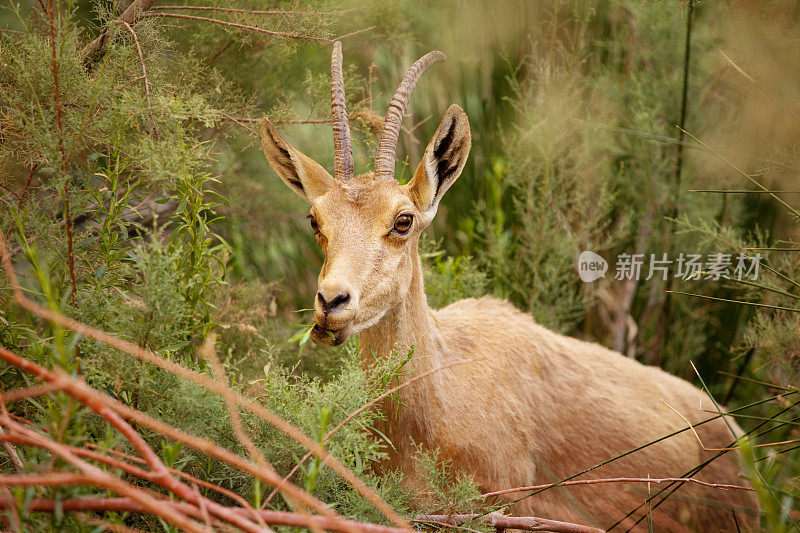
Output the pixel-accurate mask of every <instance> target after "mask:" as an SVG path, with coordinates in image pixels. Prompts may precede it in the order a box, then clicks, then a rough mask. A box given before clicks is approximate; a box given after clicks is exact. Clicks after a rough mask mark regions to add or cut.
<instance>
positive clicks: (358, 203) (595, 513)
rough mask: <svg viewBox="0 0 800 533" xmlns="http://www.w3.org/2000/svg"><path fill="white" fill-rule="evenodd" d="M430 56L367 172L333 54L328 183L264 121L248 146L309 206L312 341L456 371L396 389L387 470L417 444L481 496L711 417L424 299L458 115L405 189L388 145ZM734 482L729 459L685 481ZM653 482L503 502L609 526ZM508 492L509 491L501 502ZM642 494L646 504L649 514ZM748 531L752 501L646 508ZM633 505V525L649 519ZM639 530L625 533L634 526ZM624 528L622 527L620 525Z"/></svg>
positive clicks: (463, 129) (721, 443) (625, 367)
mask: <svg viewBox="0 0 800 533" xmlns="http://www.w3.org/2000/svg"><path fill="white" fill-rule="evenodd" d="M440 59H443V54H441V53H440V52H431V53H430V54H428V55H426V56H424V57H423V58H422V59H420V60H419V61H417V63H415V64H414V66H412V67H411V69H410V70H409V72H408V73H407V74H406V76H405V78H404V79H403V82H402V83H401V85H400V88H399V89H398V91H397V93H396V94H395V97H394V99H393V100H392V104H391V105H390V109H389V112H388V113H387V117H386V125H385V127H384V131H383V132H382V134H381V139H380V143H379V148H378V154H377V156H376V164H375V172H374V173H370V174H364V175H360V176H353V162H352V161H353V159H352V153H351V148H350V134H349V126H348V122H347V111H346V108H345V104H344V89H343V84H342V80H341V46H340V45H339V43H337V44H336V45H335V46H334V54H333V59H332V67H331V72H332V78H333V83H332V87H333V88H332V91H331V93H332V96H333V105H332V110H333V111H332V115H333V123H334V146H335V151H336V172H335V174H336V178H334V177H332V176H331V175H330V174H328V172H326V171H325V170H324V169H323V168H322V167H321V166H320V165H319V164H317V163H315V162H314V161H312V160H311V159H309V158H308V157H306V156H305V155H303V154H301V153H300V152H299V151H297V150H295V149H294V148H292V147H291V146H290V145H289V144H288V143H287V142H286V141H285V140H284V139H283V138H281V137H280V135H279V134H278V133H277V132H276V131H275V129H274V127H273V126H272V124H271V123H270V122H269V121H268V120H267V119H264V120H263V121H262V125H261V136H262V147H263V149H264V153H265V155H266V156H267V159H268V161H269V163H270V164H271V166H272V167H273V168H274V169H275V171H276V172H277V173H278V175H279V176H280V177H281V178H282V179H283V180H284V181H285V182H286V183H287V184H288V185H289V186H290V187H291V188H292V189H293V190H294V191H295V192H297V193H298V194H300V195H301V196H302V197H304V198H305V199H306V200H308V201H309V202H310V203H311V206H312V207H311V212H310V215H309V218H310V219H311V225H312V227H313V228H314V230H315V233H316V237H317V240H318V242H319V243H320V245H321V247H322V249H323V251H324V252H325V262H324V264H323V266H322V270H321V272H320V275H319V292H318V294H317V297H316V299H315V305H314V307H315V320H316V326H315V328H314V331H313V333H312V338H313V339H314V340H315V341H316V342H318V343H320V344H334V345H335V344H339V343H341V342H343V341H344V340H345V339H346V338H347V337H348V336H349V335H352V334H356V333H358V334H360V343H361V346H362V350H363V354H364V355H363V357H362V359H363V363H364V364H365V365H367V366H368V365H370V364H371V362H372V361H373V355H372V354H376V355H378V356H386V355H388V354H390V353H391V352H393V351H396V350H400V351H401V352H402V351H405V350H407V349H409V348H410V347H411V346H414V347H415V349H414V353H415V355H414V358H413V359H412V361H411V362H410V366H411V367H412V369H413V370H414V371H415V372H414V373H410V374H408V376H409V377H411V376H413V375H414V374H418V373H421V372H425V371H427V370H432V369H435V368H438V367H440V366H445V365H450V364H451V363H455V362H460V361H464V362H465V363H464V364H456V365H451V366H448V367H447V368H445V369H443V370H440V371H438V372H434V373H432V374H430V375H429V376H427V377H425V378H424V379H421V380H419V381H416V382H415V383H413V384H411V385H409V386H408V387H406V388H404V389H402V391H401V393H400V395H401V401H402V403H403V404H404V406H405V407H403V408H400V409H399V410H397V411H396V414H395V411H394V410H393V411H392V413H391V414H390V415H389V416H388V417H387V421H386V422H385V426H384V427H383V428H381V429H382V430H383V432H384V433H385V434H386V435H387V436H388V437H389V439H390V440H391V441H392V443H393V445H394V447H395V450H396V451H395V452H394V453H393V455H392V457H391V459H390V460H389V463H388V464H387V465H386V466H387V467H388V468H398V469H401V470H402V471H403V472H404V473H405V474H406V476H407V479H408V480H409V483H414V479H415V472H414V464H415V463H414V455H415V453H416V451H417V447H416V446H417V445H421V446H422V447H424V448H428V449H433V448H437V449H438V450H439V452H440V457H441V458H442V459H446V460H450V461H452V464H453V466H454V468H455V470H456V471H457V472H460V473H464V474H471V475H473V476H474V477H475V479H476V480H477V481H478V482H479V484H480V486H481V488H482V489H484V490H485V491H494V490H501V489H507V488H512V487H520V486H529V485H535V484H544V483H550V482H555V481H558V480H561V479H564V478H566V477H568V476H571V475H573V474H576V473H578V472H581V471H583V470H585V469H587V468H590V467H593V466H595V465H599V464H600V463H603V462H604V461H607V460H609V459H612V458H614V457H615V456H618V455H621V454H623V453H625V452H629V451H631V450H634V449H636V448H638V447H640V446H643V445H646V444H647V443H650V442H652V441H655V440H657V439H659V438H662V437H667V436H668V435H670V434H671V433H673V432H676V431H679V430H685V429H687V423H686V422H685V421H684V420H683V419H682V418H681V416H680V415H678V414H677V413H681V414H682V415H683V416H685V417H686V418H687V419H688V420H689V421H691V422H692V424H697V423H699V422H701V421H703V420H705V419H707V418H710V417H711V415H710V414H708V413H707V412H706V413H704V412H702V411H701V410H702V409H705V410H713V409H714V405H713V404H712V402H711V401H710V399H709V398H707V397H706V396H705V395H704V394H703V393H701V391H699V390H698V389H696V388H695V387H693V386H692V385H691V384H690V383H688V382H686V381H683V380H681V379H678V378H676V377H674V376H671V375H669V374H667V373H665V372H663V371H661V370H659V369H657V368H652V367H647V366H644V365H641V364H639V363H637V362H636V361H633V360H631V359H629V358H626V357H624V356H622V355H621V354H619V353H616V352H612V351H610V350H608V349H606V348H603V347H602V346H599V345H597V344H592V343H587V342H583V341H579V340H576V339H572V338H569V337H564V336H561V335H558V334H556V333H553V332H552V331H549V330H547V329H546V328H543V327H542V326H539V325H537V324H535V323H534V321H533V320H532V319H531V317H530V316H529V315H527V314H524V313H521V312H519V311H517V310H516V309H514V308H513V307H512V306H511V305H510V304H509V303H507V302H504V301H501V300H497V299H494V298H490V297H484V298H480V299H466V300H462V301H460V302H457V303H454V304H452V305H450V306H448V307H446V308H444V309H441V310H438V311H435V310H431V309H430V308H429V307H428V305H427V300H426V296H425V290H424V284H423V279H422V267H421V263H420V259H419V254H418V249H417V246H418V239H419V236H420V234H421V232H422V231H423V229H424V228H425V227H426V226H427V225H428V224H429V223H430V221H431V220H432V219H433V216H434V215H435V214H436V210H437V207H438V204H439V201H440V199H441V198H442V195H443V194H444V193H445V192H446V191H447V189H448V188H449V187H450V186H451V185H452V184H453V182H454V181H455V180H456V178H457V177H458V175H459V174H460V173H461V170H462V169H463V167H464V164H465V162H466V159H467V155H468V153H469V149H470V145H471V135H470V128H469V122H468V120H467V117H466V115H465V114H464V112H463V111H462V110H461V108H459V107H458V106H455V105H454V106H451V107H450V108H449V109H448V110H447V113H446V114H445V116H444V118H443V119H442V122H441V124H440V125H439V128H438V130H437V131H436V134H435V135H434V138H433V139H432V140H431V142H430V143H429V145H428V146H427V149H426V150H425V153H424V156H423V160H422V162H421V163H420V164H419V167H418V168H417V170H416V173H415V174H414V177H413V178H412V180H411V181H410V182H409V183H408V184H407V185H400V184H399V183H397V182H396V181H395V180H394V157H395V146H396V143H397V135H398V132H399V128H400V121H401V120H402V115H403V111H404V109H405V105H406V103H407V101H408V98H409V97H410V95H411V93H412V92H413V89H414V86H415V85H416V82H417V80H418V79H419V76H420V75H421V74H422V72H424V70H425V69H427V68H428V67H429V66H430V65H431V64H432V63H434V62H435V61H437V60H440ZM739 431H740V430H739V428H738V426H736V424H735V423H734V422H732V421H731V420H730V419H729V420H728V421H727V424H726V422H724V421H722V420H719V419H718V420H714V421H711V422H708V423H705V424H702V425H700V426H699V427H697V433H698V434H699V437H700V438H701V439H702V441H703V444H704V445H705V447H706V448H725V447H727V446H729V445H730V444H731V442H732V441H733V440H734V439H735V435H734V433H737V434H738V432H739ZM715 454H716V452H712V451H706V450H704V449H703V447H702V446H701V445H700V443H698V441H697V439H696V438H695V437H694V435H693V434H692V433H691V432H690V431H683V432H682V433H680V434H678V435H675V436H672V437H669V438H666V439H664V440H662V441H660V442H658V443H656V444H653V445H651V446H647V447H644V448H643V449H641V450H639V451H636V452H634V453H631V454H628V455H625V456H624V457H622V458H619V459H617V460H614V461H612V462H610V463H608V464H606V465H604V466H601V467H598V468H596V469H593V470H592V471H591V472H589V473H588V474H585V475H584V476H582V478H583V479H589V478H610V477H637V478H642V477H651V478H659V477H682V476H684V475H686V474H687V473H689V472H692V469H694V468H696V467H698V466H699V465H702V464H703V462H704V461H706V460H708V459H710V458H712V457H713V456H714V455H715ZM692 477H695V478H697V479H700V480H705V481H708V482H712V483H723V484H731V485H743V484H746V482H745V481H743V480H742V478H741V477H740V464H739V460H738V456H737V455H736V452H728V453H726V454H724V455H723V456H722V457H720V458H718V459H716V460H715V461H713V462H711V463H710V464H709V465H708V466H706V467H705V468H703V469H702V470H700V471H699V473H696V474H694V473H693V475H692ZM661 487H662V486H660V485H654V486H653V487H650V488H649V489H648V487H647V486H646V485H642V484H633V483H630V484H599V485H585V486H577V487H558V488H554V489H550V490H547V491H545V492H542V493H541V494H537V495H535V496H532V497H529V498H526V499H523V500H521V501H519V502H518V503H515V504H514V505H513V506H512V507H511V511H512V512H513V513H514V514H517V515H531V514H534V515H539V516H543V517H547V518H553V519H561V520H567V521H574V522H581V523H586V524H592V525H596V526H598V527H609V526H611V525H612V524H614V523H615V522H616V521H617V520H620V519H623V518H624V517H625V515H626V514H627V513H628V512H629V511H631V510H633V509H634V508H635V507H637V506H638V505H639V504H641V503H642V502H643V501H644V500H645V499H646V498H647V496H648V490H650V492H651V493H654V492H656V491H657V490H659V489H660V488H661ZM512 496H516V497H519V496H520V495H519V494H518V495H512ZM659 500H660V498H656V499H655V500H654V502H653V504H652V505H651V506H650V507H654V506H655V502H657V501H659ZM731 508H733V509H734V510H735V511H736V516H737V519H738V524H739V526H741V527H745V526H746V525H750V526H752V524H754V523H755V521H754V518H753V511H754V509H756V508H757V505H756V503H755V499H754V497H753V496H752V494H751V493H749V492H747V491H742V490H730V491H720V489H718V488H711V487H707V486H704V485H700V484H697V483H686V484H684V485H683V486H681V487H680V489H679V490H678V491H677V493H676V494H674V495H672V496H671V497H670V498H669V499H667V500H666V501H665V502H664V503H663V504H661V505H659V506H657V507H655V509H652V510H651V511H650V514H651V518H652V521H653V523H654V524H655V525H656V527H657V530H658V531H686V530H687V528H692V529H695V530H697V531H704V532H707V531H736V525H735V524H734V520H733V515H732V512H731ZM647 510H648V509H647V507H646V506H642V507H641V508H640V510H639V511H638V512H637V513H635V514H634V515H633V517H634V518H635V519H638V518H639V517H641V516H642V515H643V514H644V513H645V512H647ZM646 523H647V522H646V521H643V522H642V525H640V526H639V527H642V528H646ZM632 524H633V520H632V519H627V520H626V521H625V522H624V523H623V526H624V527H626V528H627V527H630V526H631V525H632Z"/></svg>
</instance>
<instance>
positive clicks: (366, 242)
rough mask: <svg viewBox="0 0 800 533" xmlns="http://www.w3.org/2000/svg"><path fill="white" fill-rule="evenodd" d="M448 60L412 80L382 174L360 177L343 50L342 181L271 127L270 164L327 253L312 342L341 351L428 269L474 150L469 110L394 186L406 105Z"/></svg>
mask: <svg viewBox="0 0 800 533" xmlns="http://www.w3.org/2000/svg"><path fill="white" fill-rule="evenodd" d="M444 59H445V56H444V54H443V53H441V52H438V51H434V52H430V53H428V54H426V55H425V56H423V57H422V58H420V59H419V60H417V62H416V63H414V65H412V66H411V68H410V69H409V70H408V72H407V73H406V75H405V76H404V77H403V81H402V82H401V83H400V87H398V89H397V91H396V92H395V94H394V97H393V98H392V101H391V103H390V104H389V110H388V111H387V113H386V118H385V122H384V126H383V130H382V131H381V135H380V141H379V144H378V152H377V154H376V156H375V171H374V172H372V173H368V174H362V175H359V176H354V175H353V153H352V147H351V142H350V125H349V122H348V115H347V107H346V102H345V95H344V81H343V79H342V46H341V43H340V42H336V43H335V44H334V47H333V56H332V57H331V115H332V119H333V145H334V152H335V178H334V177H331V175H330V174H328V172H327V171H326V170H325V169H324V168H322V166H320V165H319V164H318V163H317V162H315V161H313V160H312V159H310V158H308V157H307V156H305V155H303V154H302V153H300V152H299V151H298V150H296V149H294V148H292V146H290V145H289V143H287V142H286V141H285V140H284V139H283V138H282V137H281V136H280V135H279V134H278V132H277V131H276V130H275V127H274V126H273V125H272V123H271V122H270V121H269V120H268V119H267V118H264V119H263V120H262V121H261V147H262V148H263V150H264V154H265V155H266V156H267V161H269V164H270V166H272V168H273V169H274V170H275V172H277V174H278V175H279V176H280V177H281V179H282V180H283V181H284V182H286V184H287V185H288V186H289V187H290V188H291V189H292V190H293V191H295V192H296V193H297V194H299V195H300V196H302V197H303V198H305V199H306V200H307V201H308V202H309V203H310V204H311V212H310V214H309V216H308V218H309V219H310V221H311V227H312V228H313V229H314V232H315V233H316V238H317V242H319V244H320V246H321V247H322V250H323V252H324V253H325V262H324V264H323V265H322V270H321V271H320V273H319V286H318V292H317V296H316V298H315V301H314V318H315V321H316V326H315V327H314V331H313V332H312V339H313V340H314V341H315V342H317V343H318V344H328V345H334V346H335V345H338V344H341V343H342V342H344V341H345V339H347V337H348V336H350V335H352V334H354V333H358V332H359V331H361V330H363V329H365V328H367V327H370V326H371V325H373V324H376V323H377V322H378V321H379V320H380V319H381V318H382V317H383V316H384V314H386V312H387V311H388V310H390V309H392V308H393V307H395V306H397V305H400V304H401V303H402V302H403V300H404V299H405V297H406V294H407V293H408V290H409V286H410V283H411V279H412V275H413V274H414V269H415V268H416V267H417V263H418V259H417V253H416V251H417V243H418V241H419V236H420V233H421V232H422V230H423V229H425V227H426V226H427V225H428V224H429V223H430V222H431V220H432V219H433V217H434V215H435V214H436V209H437V208H438V206H439V200H440V199H441V198H442V195H443V194H444V193H445V191H447V189H448V188H450V186H451V185H452V184H453V182H454V181H455V180H456V178H458V176H459V174H461V170H462V169H463V168H464V163H465V162H466V160H467V155H468V154H469V150H470V146H471V143H472V140H471V134H470V128H469V121H468V120H467V116H466V114H465V113H464V111H463V110H462V109H461V108H460V107H459V106H457V105H452V106H450V108H449V109H448V110H447V113H445V115H444V118H442V121H441V123H440V124H439V128H438V129H437V130H436V134H435V135H434V136H433V139H432V140H431V141H430V143H429V144H428V147H427V148H426V150H425V154H424V155H423V158H422V161H421V162H420V163H419V167H417V170H416V172H415V173H414V177H413V178H412V179H411V181H410V182H409V183H408V184H406V185H400V184H399V183H398V182H397V181H395V179H394V164H395V152H396V149H397V138H398V134H399V133H400V124H401V122H402V119H403V113H404V112H405V108H406V104H407V103H408V100H409V98H410V97H411V94H412V93H413V92H414V88H415V87H416V85H417V82H418V81H419V78H420V77H421V76H422V74H423V72H425V70H427V69H428V67H430V66H431V65H432V64H433V63H436V62H437V61H442V60H444Z"/></svg>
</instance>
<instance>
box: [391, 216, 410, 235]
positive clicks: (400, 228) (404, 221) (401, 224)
mask: <svg viewBox="0 0 800 533" xmlns="http://www.w3.org/2000/svg"><path fill="white" fill-rule="evenodd" d="M413 220H414V217H412V216H411V215H400V216H398V217H397V218H396V219H395V221H394V230H395V231H396V232H397V233H408V230H410V229H411V222H412V221H413Z"/></svg>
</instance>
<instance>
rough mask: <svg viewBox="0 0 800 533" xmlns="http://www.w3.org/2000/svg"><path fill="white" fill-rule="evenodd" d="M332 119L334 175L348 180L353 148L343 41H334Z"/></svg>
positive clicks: (350, 173)
mask: <svg viewBox="0 0 800 533" xmlns="http://www.w3.org/2000/svg"><path fill="white" fill-rule="evenodd" d="M331 121H332V123H333V152H334V175H335V176H336V179H339V180H342V181H347V180H348V179H350V178H351V177H352V176H353V148H352V145H351V142H350V122H349V120H348V118H347V101H346V100H345V97H344V77H343V76H342V43H341V41H336V42H335V43H333V54H332V55H331Z"/></svg>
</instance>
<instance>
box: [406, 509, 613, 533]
mask: <svg viewBox="0 0 800 533" xmlns="http://www.w3.org/2000/svg"><path fill="white" fill-rule="evenodd" d="M473 520H476V521H477V523H479V524H484V525H489V526H492V527H494V528H496V529H521V530H523V531H550V532H552V533H602V532H603V530H602V529H598V528H596V527H590V526H583V525H580V524H572V523H569V522H560V521H558V520H548V519H546V518H538V517H535V516H506V515H503V514H500V513H489V514H486V515H469V514H456V515H420V516H417V517H416V518H415V519H414V521H415V522H443V523H445V524H459V523H461V522H470V521H473Z"/></svg>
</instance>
